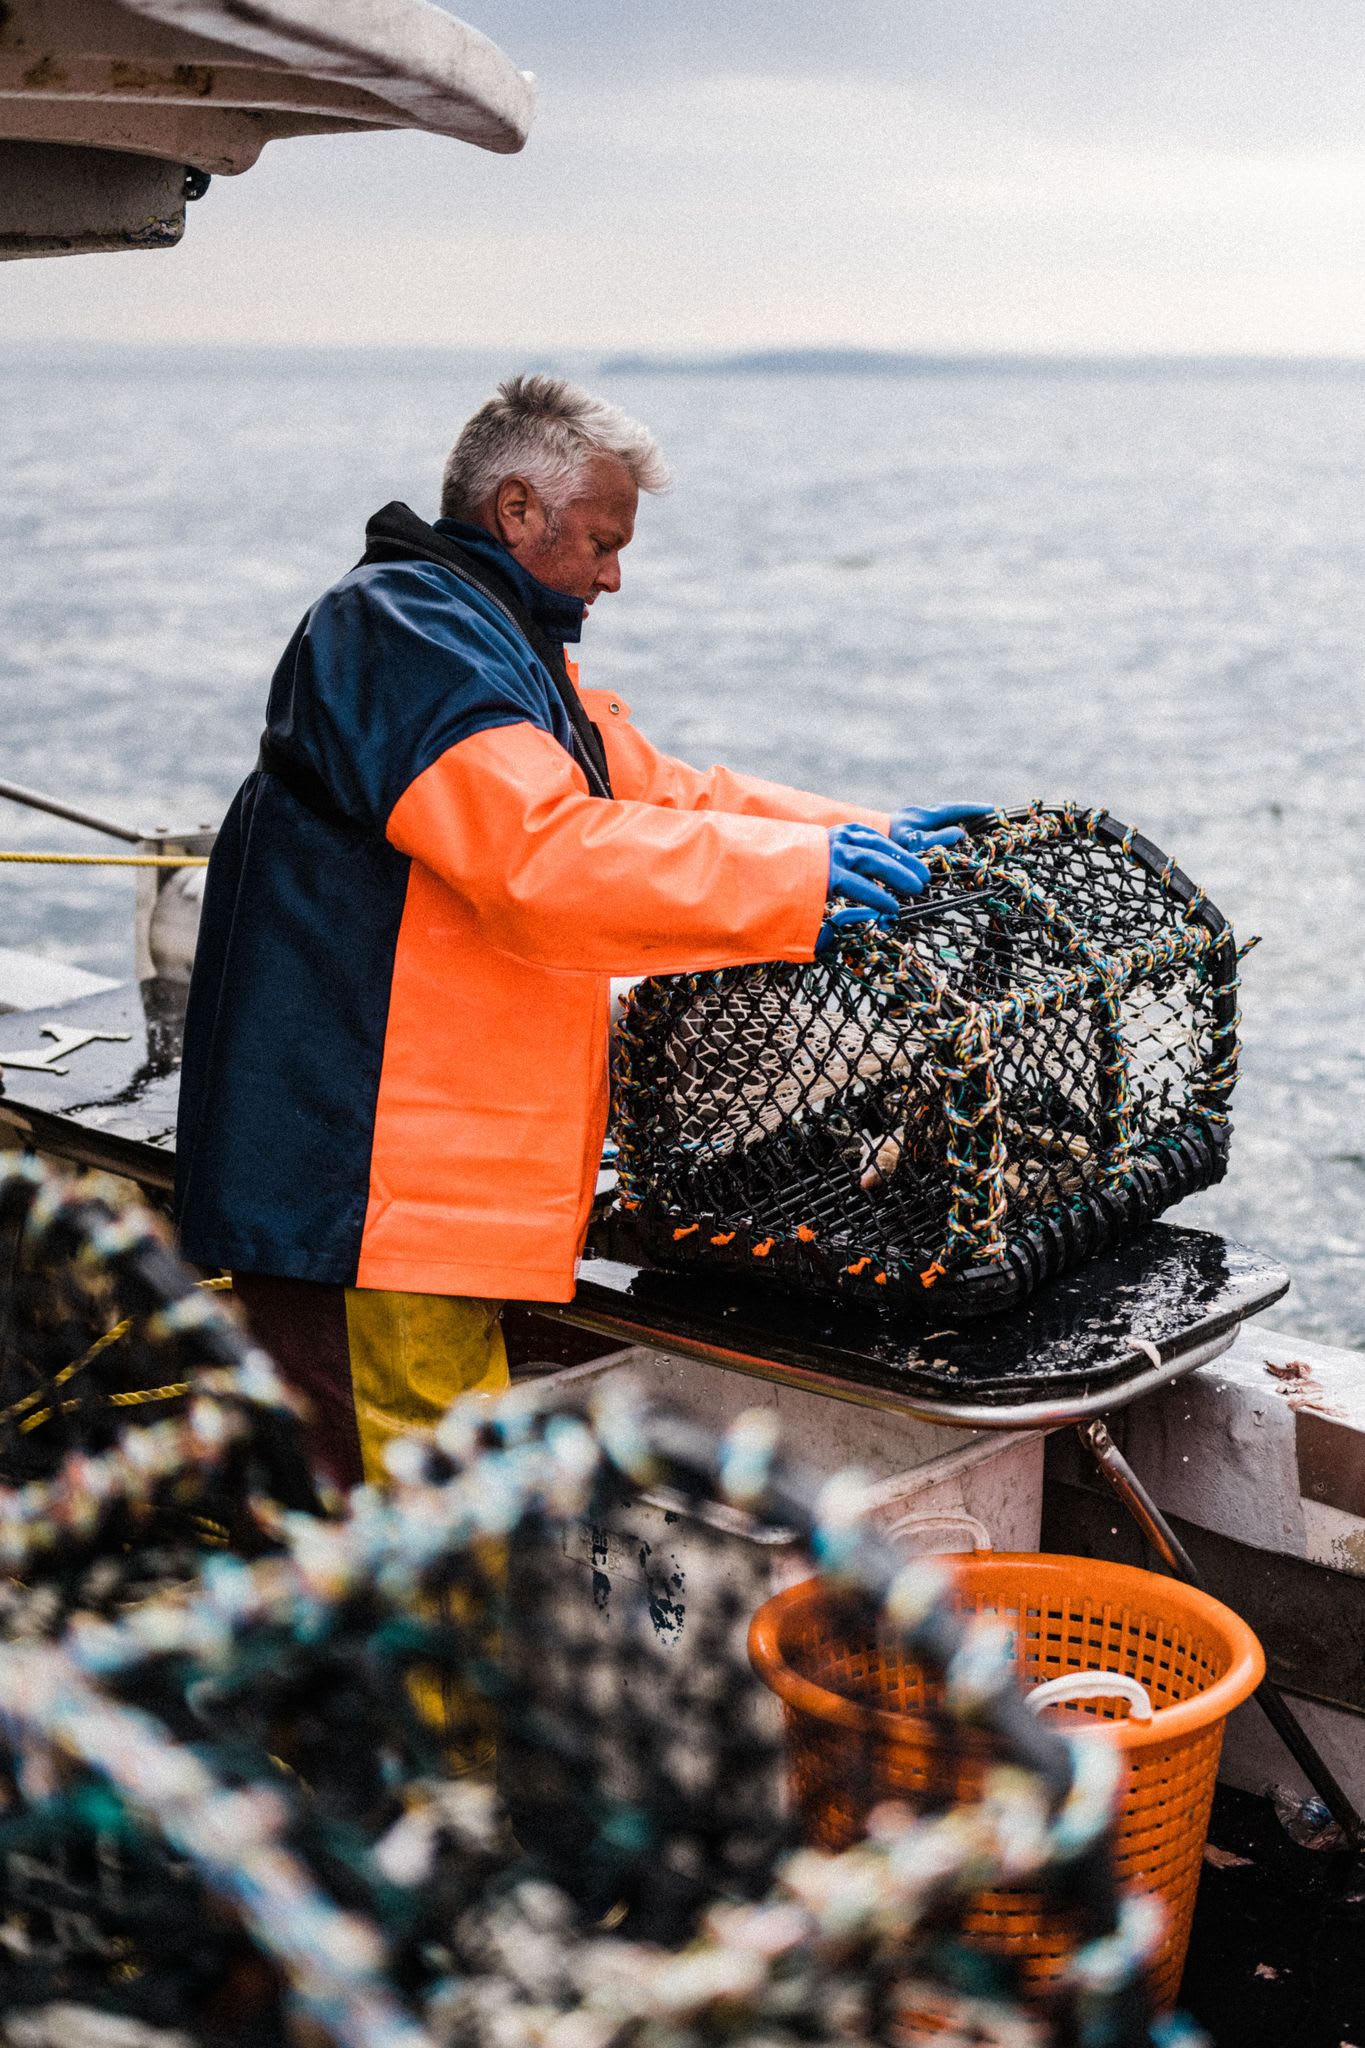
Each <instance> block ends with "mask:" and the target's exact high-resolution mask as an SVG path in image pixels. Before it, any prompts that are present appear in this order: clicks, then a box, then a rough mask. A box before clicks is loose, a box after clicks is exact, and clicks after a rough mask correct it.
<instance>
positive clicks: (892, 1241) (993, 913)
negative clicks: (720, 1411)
mask: <svg viewBox="0 0 1365 2048" xmlns="http://www.w3.org/2000/svg"><path fill="white" fill-rule="evenodd" d="M930 863H931V866H932V868H933V871H934V873H933V880H932V883H931V886H930V887H929V888H928V889H927V890H926V891H925V893H924V895H923V896H922V897H920V898H918V899H916V900H915V901H914V902H913V903H909V904H907V905H906V906H905V907H904V909H903V910H902V911H901V913H900V915H899V916H898V917H897V918H896V919H895V921H894V922H893V923H891V924H889V925H886V924H871V923H869V924H867V925H864V926H856V927H847V928H845V930H844V931H843V932H842V933H841V934H840V935H839V937H838V942H837V945H836V947H835V949H834V950H833V951H831V952H829V953H827V954H824V955H822V957H821V958H819V959H818V960H816V961H815V962H814V963H813V964H811V965H808V966H793V965H785V964H781V963H768V964H762V965H757V966H753V967H743V968H731V969H727V970H724V971H722V972H718V973H708V974H698V975H685V976H678V977H671V978H659V979H654V980H650V981H646V982H643V983H641V984H640V985H639V986H638V987H637V988H636V990H635V991H634V992H633V995H632V998H631V1000H630V1003H629V1007H628V1010H627V1013H626V1016H625V1018H624V1020H623V1024H622V1027H621V1029H620V1031H619V1034H618V1039H617V1054H616V1073H615V1135H616V1140H617V1144H618V1147H619V1157H618V1162H617V1163H618V1184H617V1190H616V1195H615V1198H614V1201H613V1203H612V1206H611V1208H610V1210H609V1211H608V1213H607V1215H606V1217H605V1219H604V1222H603V1226H602V1230H601V1232H600V1234H599V1240H598V1241H599V1243H600V1244H602V1246H603V1248H604V1249H606V1250H608V1251H609V1252H610V1253H611V1254H612V1255H613V1256H615V1257H618V1258H627V1259H632V1260H634V1261H637V1262H639V1263H642V1264H652V1265H662V1266H666V1267H676V1266H681V1265H695V1266H698V1267H705V1268H715V1269H716V1270H717V1271H718V1272H723V1271H725V1270H729V1271H731V1272H742V1273H744V1274H746V1275H751V1276H754V1277H758V1278H763V1279H766V1280H772V1281H777V1282H779V1283H781V1284H782V1285H784V1286H786V1287H787V1288H789V1289H792V1290H796V1291H800V1292H806V1293H810V1294H816V1295H824V1296H830V1295H837V1296H851V1297H853V1298H855V1299H858V1300H861V1301H863V1302H865V1303H867V1304H869V1305H873V1306H878V1307H886V1308H897V1309H907V1308H913V1307H916V1306H921V1307H924V1308H926V1309H927V1310H928V1311H929V1312H930V1313H932V1314H934V1315H936V1316H938V1315H941V1314H942V1313H943V1312H944V1311H945V1310H948V1311H949V1312H951V1313H952V1314H954V1315H972V1314H985V1313H990V1312H994V1311H998V1310H1000V1309H1005V1308H1009V1307H1011V1306H1013V1305H1015V1304H1016V1303H1018V1302H1019V1301H1021V1300H1023V1299H1024V1298H1025V1297H1026V1296H1027V1295H1028V1294H1029V1293H1030V1292H1031V1291H1032V1290H1033V1289H1034V1288H1035V1287H1036V1286H1037V1285H1038V1284H1039V1283H1040V1282H1042V1281H1043V1280H1045V1279H1048V1278H1050V1277H1052V1276H1054V1275H1056V1274H1058V1273H1060V1272H1062V1271H1063V1270H1065V1269H1067V1268H1068V1267H1070V1266H1072V1265H1074V1264H1076V1263H1078V1262H1079V1261H1081V1260H1082V1259H1085V1258H1088V1257H1091V1256H1093V1255H1094V1254H1095V1253H1096V1252H1098V1251H1101V1250H1103V1249H1105V1248H1106V1247H1107V1246H1108V1245H1110V1244H1111V1243H1112V1242H1113V1241H1114V1240H1115V1238H1116V1237H1117V1236H1118V1235H1119V1234H1121V1233H1123V1232H1125V1231H1128V1230H1131V1229H1133V1228H1135V1227H1136V1226H1137V1225H1139V1224H1141V1223H1143V1222H1145V1221H1146V1220H1147V1219H1149V1218H1150V1217H1153V1216H1155V1215H1156V1214H1157V1213H1158V1212H1159V1211H1161V1210H1163V1209H1165V1208H1167V1207H1168V1206H1169V1205H1170V1204H1171V1203H1172V1202H1175V1201H1177V1200H1179V1199H1180V1198H1181V1197H1182V1196H1184V1195H1187V1194H1190V1193H1192V1192H1193V1191H1194V1190H1196V1189H1198V1188H1203V1187H1207V1186H1208V1185H1209V1184H1210V1183H1211V1182H1214V1181H1217V1180H1219V1179H1220V1178H1221V1177H1222V1175H1223V1173H1224V1172H1225V1170H1226V1163H1227V1147H1228V1133H1229V1126H1228V1099H1229V1096H1230V1095H1231V1092H1232V1088H1233V1084H1234V1081H1235V1078H1236V1071H1237V1028H1238V1009H1237V987H1238V973H1237V968H1238V957H1239V956H1238V949H1237V946H1236V943H1235V940H1234V938H1233V934H1232V931H1231V929H1230V927H1229V925H1228V924H1227V922H1226V920H1225V919H1224V918H1223V917H1222V916H1221V915H1220V914H1219V912H1218V911H1217V910H1216V909H1215V908H1214V907H1213V905H1212V904H1211V903H1210V902H1209V901H1208V899H1207V898H1206V897H1205V895H1204V893H1203V891H1202V890H1201V889H1198V888H1196V887H1195V885H1194V884H1193V883H1192V882H1190V881H1189V880H1188V879H1187V877H1186V876H1185V875H1183V874H1182V873H1181V872H1180V870H1179V869H1178V868H1177V867H1176V866H1175V865H1174V863H1173V862H1172V861H1170V860H1169V859H1167V857H1166V856H1165V855H1164V854H1163V853H1162V852H1161V851H1160V850H1159V849H1158V848H1156V847H1155V846H1153V845H1152V844H1151V843H1150V842H1149V841H1147V840H1146V839H1143V838H1142V837H1141V836H1140V835H1139V834H1138V833H1136V832H1135V831H1134V830H1132V829H1131V828H1130V827H1127V826H1124V825H1122V824H1120V823H1118V822H1117V820H1115V819H1113V818H1111V817H1110V816H1108V814H1107V813H1105V812H1102V811H1082V810H1080V809H1078V808H1077V807H1075V806H1074V805H1065V806H1061V807H1053V808H1048V807H1044V806H1043V805H1041V804H1034V805H1031V806H1029V807H1028V808H1027V809H1026V810H1023V811H1019V812H1013V813H996V814H995V815H994V816H993V817H991V818H990V819H989V820H986V821H984V822H983V823H982V824H981V825H980V826H979V827H977V828H976V830H975V831H974V832H973V833H972V835H971V836H970V837H969V838H968V839H966V840H965V841H964V842H963V843H962V844H961V845H959V846H957V847H954V848H951V849H948V850H940V851H938V852H936V853H934V854H933V855H932V856H930Z"/></svg>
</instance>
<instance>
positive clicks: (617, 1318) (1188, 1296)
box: [551, 1223, 1289, 1429]
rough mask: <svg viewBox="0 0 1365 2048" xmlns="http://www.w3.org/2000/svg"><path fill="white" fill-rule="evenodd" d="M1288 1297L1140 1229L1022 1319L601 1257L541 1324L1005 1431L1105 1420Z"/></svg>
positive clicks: (1183, 1239)
mask: <svg viewBox="0 0 1365 2048" xmlns="http://www.w3.org/2000/svg"><path fill="white" fill-rule="evenodd" d="M1288 1285H1289V1275H1288V1274H1287V1273H1286V1272H1285V1270H1284V1268H1283V1266H1281V1265H1279V1264H1278V1263H1277V1262H1276V1261H1275V1260H1274V1259H1271V1258H1268V1257H1266V1256H1265V1255H1264V1254H1263V1253H1260V1252H1257V1251H1253V1250H1251V1249H1250V1248H1249V1247H1248V1246H1246V1245H1241V1244H1235V1243H1231V1242H1229V1241H1228V1240H1227V1239H1225V1238H1221V1237H1218V1236H1215V1235H1214V1234H1213V1233H1212V1232H1210V1231H1206V1230H1185V1229H1181V1228H1180V1227H1179V1226H1178V1225H1173V1224H1169V1223H1152V1224H1149V1225H1148V1226H1147V1227H1146V1229H1144V1230H1142V1231H1140V1232H1138V1233H1136V1234H1135V1235H1134V1236H1132V1237H1130V1238H1128V1239H1127V1240H1126V1241H1125V1242H1124V1243H1122V1244H1120V1245H1118V1246H1116V1247H1115V1248H1114V1249H1113V1250H1111V1251H1109V1252H1107V1253H1105V1254H1104V1255H1103V1256H1102V1257H1100V1258H1097V1259H1093V1260H1091V1261H1090V1263H1089V1264H1088V1265H1085V1266H1081V1267H1079V1268H1078V1269H1077V1270H1076V1271H1075V1272H1074V1273H1071V1274H1068V1275H1066V1276H1065V1277H1064V1278H1062V1279H1061V1280H1058V1281H1054V1282H1053V1283H1052V1284H1051V1285H1050V1286H1048V1287H1046V1288H1044V1289H1042V1290H1041V1291H1040V1292H1039V1293H1038V1294H1037V1295H1036V1296H1035V1297H1034V1298H1033V1300H1032V1301H1030V1302H1027V1303H1026V1304H1025V1305H1024V1306H1023V1307H1022V1308H1016V1309H1013V1310H1011V1311H1009V1312H1008V1313H1006V1314H1003V1315H1000V1316H995V1317H985V1318H982V1319H981V1320H979V1321H961V1322H959V1323H957V1324H956V1325H953V1324H951V1323H944V1322H942V1321H936V1320H934V1319H933V1316H932V1311H930V1313H929V1315H928V1316H926V1317H925V1318H922V1319H916V1320H914V1321H910V1320H907V1319H905V1318H881V1317H875V1316H869V1315H867V1314H865V1313H860V1312H859V1311H858V1310H856V1309H852V1308H850V1307H849V1306H848V1305H847V1304H844V1303H828V1304H826V1303H822V1302H819V1301H813V1300H809V1299H804V1298H801V1297H798V1296H794V1295H789V1294H782V1293H779V1292H777V1291H776V1290H773V1291H769V1290H768V1289H766V1288H757V1287H748V1288H746V1287H744V1286H742V1285H741V1284H739V1283H736V1282H733V1281H719V1280H717V1279H712V1278H709V1277H708V1278H699V1277H698V1276H697V1275H696V1274H695V1273H694V1272H689V1273H686V1274H682V1273H658V1272H645V1271H641V1270H639V1269H637V1268H635V1267H632V1266H625V1265H619V1264H615V1263H613V1262H611V1261H608V1260H605V1259H586V1260H584V1262H583V1268H582V1272H581V1275H580V1278H579V1286H578V1292H577V1294H576V1296H575V1298H574V1300H573V1301H572V1302H571V1303H569V1304H567V1305H566V1306H565V1307H563V1308H558V1309H555V1310H553V1311H551V1313H553V1314H556V1315H559V1316H562V1317H564V1318H566V1319H567V1320H569V1321H571V1322H576V1323H581V1324H584V1325H586V1326H587V1327H588V1328H591V1329H595V1330H599V1331H601V1332H602V1333H604V1334H606V1335H611V1336H619V1337H620V1338H621V1340H622V1341H623V1342H630V1343H644V1344H653V1345H655V1346H657V1347H658V1348H659V1349H661V1350H673V1351H677V1352H680V1353H683V1354H685V1355H687V1356H689V1357H693V1358H700V1359H702V1360H704V1361H706V1362H708V1363H711V1364H716V1365H724V1366H728V1367H729V1368H730V1369H731V1370H734V1371H738V1372H748V1373H752V1374H755V1375H756V1376H758V1377H759V1378H764V1379H770V1380H776V1381H778V1382H779V1383H787V1384H792V1385H798V1386H802V1387H805V1388H807V1389H808V1390H810V1391H815V1392H824V1393H830V1394H835V1395H837V1396H839V1397H840V1398H842V1399H844V1400H851V1401H859V1402H862V1403H864V1404H865V1405H868V1406H872V1407H881V1408H894V1409H898V1410H902V1411H905V1412H911V1413H918V1414H921V1415H924V1416H926V1417H929V1418H932V1419H934V1420H937V1421H943V1422H953V1421H957V1422H963V1423H966V1424H968V1425H971V1426H974V1427H977V1428H1001V1429H1020V1428H1030V1427H1047V1426H1050V1425H1053V1424H1059V1423H1062V1422H1066V1421H1075V1420H1079V1419H1080V1418H1081V1417H1082V1416H1084V1415H1087V1414H1091V1415H1094V1414H1102V1413H1106V1412H1108V1411H1110V1410H1112V1409H1115V1408H1119V1407H1123V1406H1124V1405H1126V1403H1127V1402H1129V1401H1131V1400H1135V1399H1136V1398H1138V1396H1139V1395H1141V1394H1143V1393H1146V1392H1148V1391H1149V1390H1150V1389H1151V1388H1152V1387H1154V1386H1159V1385H1161V1384H1163V1383H1164V1382H1165V1381H1167V1380H1171V1379H1177V1378H1179V1377H1180V1376H1181V1375H1182V1374H1183V1373H1185V1372H1189V1371H1192V1370H1193V1368H1194V1367H1195V1366H1197V1365H1200V1364H1203V1363H1205V1362H1206V1361H1207V1360H1208V1359H1210V1358H1213V1357H1216V1356H1217V1354H1218V1353H1219V1352H1220V1351H1222V1350H1224V1349H1225V1348H1226V1346H1227V1345H1228V1344H1229V1343H1230V1342H1231V1341H1232V1338H1233V1336H1234V1335H1235V1334H1236V1331H1237V1327H1238V1325H1239V1324H1240V1323H1241V1322H1242V1321H1243V1319H1244V1318H1245V1317H1247V1316H1250V1315H1254V1314H1255V1313H1256V1312H1257V1311H1258V1310H1260V1309H1263V1308H1265V1307H1267V1306H1268V1305H1269V1304H1270V1303H1271V1302H1273V1301H1276V1300H1278V1299H1279V1297H1280V1296H1281V1295H1282V1294H1283V1293H1284V1292H1285V1290H1286V1289H1287V1287H1288Z"/></svg>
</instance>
